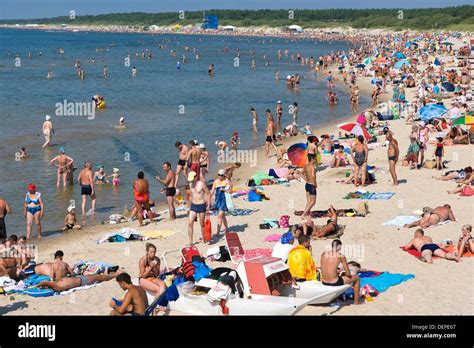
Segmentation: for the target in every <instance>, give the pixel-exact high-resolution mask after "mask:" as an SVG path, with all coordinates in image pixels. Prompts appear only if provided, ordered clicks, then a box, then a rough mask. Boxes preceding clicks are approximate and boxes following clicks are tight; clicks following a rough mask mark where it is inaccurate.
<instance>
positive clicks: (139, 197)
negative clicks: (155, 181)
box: [133, 171, 155, 226]
mask: <svg viewBox="0 0 474 348" xmlns="http://www.w3.org/2000/svg"><path fill="white" fill-rule="evenodd" d="M149 186H150V185H149V183H148V180H147V179H145V173H143V172H142V171H140V172H138V174H137V179H136V180H135V182H134V183H133V198H134V199H135V208H136V209H137V211H138V223H139V224H140V226H143V209H145V210H146V211H147V214H148V217H149V219H150V220H153V218H154V217H155V216H154V214H153V212H152V211H151V210H150V192H149Z"/></svg>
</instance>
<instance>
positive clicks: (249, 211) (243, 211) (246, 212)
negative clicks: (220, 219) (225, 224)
mask: <svg viewBox="0 0 474 348" xmlns="http://www.w3.org/2000/svg"><path fill="white" fill-rule="evenodd" d="M256 211H258V209H239V208H237V209H234V210H233V211H226V213H225V215H226V216H229V215H231V216H248V215H252V214H253V213H255V212H256ZM210 215H211V216H217V210H213V211H211V214H210Z"/></svg>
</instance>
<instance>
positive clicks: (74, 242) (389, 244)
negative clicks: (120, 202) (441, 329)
mask: <svg viewBox="0 0 474 348" xmlns="http://www.w3.org/2000/svg"><path fill="white" fill-rule="evenodd" d="M254 34H256V35H258V34H259V33H258V32H257V33H254ZM461 43H462V41H458V42H455V45H456V47H459V46H460V45H461ZM441 57H442V58H444V59H446V61H448V62H449V60H448V58H447V57H446V56H444V57H443V56H441ZM448 64H449V63H448ZM334 70H337V68H336V67H334ZM337 78H338V79H339V80H340V77H339V76H337ZM370 80H371V77H359V78H358V80H357V85H358V86H359V88H360V89H361V92H362V93H363V94H365V95H369V94H370V92H371V91H372V85H371V83H370ZM321 83H324V82H321ZM337 83H341V81H337ZM415 90H416V88H412V89H407V94H406V98H407V100H409V101H410V100H413V99H414V92H415ZM391 96H392V88H391V87H387V92H386V93H385V94H383V96H382V97H381V98H380V102H384V101H387V100H389V99H390V98H391ZM360 111H363V110H360ZM262 116H263V115H262ZM355 117H356V116H355V115H348V116H347V121H348V122H349V121H354V120H355ZM262 119H263V117H262ZM387 122H388V126H389V128H390V130H391V131H392V132H393V134H394V137H395V139H396V140H397V141H398V143H399V148H400V157H403V156H404V155H405V154H406V151H407V148H408V146H409V143H410V139H409V134H410V129H411V125H409V124H406V122H405V120H404V119H398V120H390V121H387ZM263 123H264V121H263V120H262V121H261V125H260V128H261V129H262V128H263ZM338 123H342V122H338ZM250 126H251V125H250V123H249V127H250ZM259 131H261V130H259ZM338 132H339V129H338V128H337V125H336V124H329V125H328V124H326V125H324V126H320V127H313V133H314V134H315V135H317V136H318V137H319V136H320V135H321V134H334V135H335V136H336V137H337V134H338ZM431 137H434V135H431ZM384 141H385V136H383V135H381V136H378V144H379V146H377V147H374V148H373V149H371V150H370V151H369V160H368V164H369V165H371V166H375V167H376V172H375V176H376V183H375V184H372V185H369V186H367V187H363V189H365V190H369V191H370V192H394V193H395V195H394V196H393V197H392V198H391V199H389V200H369V201H368V205H369V211H370V213H369V214H368V215H367V216H365V217H341V218H340V219H339V224H341V225H345V226H346V228H345V231H344V234H343V236H342V237H341V238H340V239H341V240H342V242H343V243H344V245H346V246H347V247H353V250H357V255H356V256H357V257H353V258H348V260H356V261H358V262H359V263H361V264H362V266H363V267H364V268H366V269H370V270H376V271H383V272H391V273H402V274H414V275H415V278H414V279H411V280H410V281H407V282H404V283H402V284H400V285H397V286H395V287H392V288H390V289H389V290H388V291H386V292H384V293H382V294H380V295H379V296H377V297H375V298H374V300H373V301H372V302H367V301H366V302H365V303H364V304H363V305H360V306H340V307H339V306H338V307H331V306H329V305H313V306H306V307H305V308H304V309H303V310H302V311H301V312H300V313H299V314H300V315H468V314H472V313H473V312H474V292H473V284H474V267H473V262H474V258H463V259H462V261H461V262H459V263H455V262H452V261H447V260H435V261H434V263H433V264H427V263H423V262H421V261H420V260H418V259H417V258H415V257H413V256H411V255H409V254H408V253H406V252H404V251H403V250H401V249H400V246H403V245H405V244H406V243H407V242H409V241H410V240H411V239H412V238H413V233H414V230H415V229H414V228H412V229H408V228H402V227H395V226H383V223H384V222H386V221H388V220H390V219H393V218H395V217H396V216H398V215H400V214H403V215H411V214H412V213H413V211H415V210H421V209H422V208H423V207H424V206H430V207H436V206H440V205H443V204H446V203H447V204H450V205H451V207H452V210H453V212H454V215H455V217H456V220H457V221H456V222H450V223H447V224H444V225H440V226H435V227H430V228H428V229H426V230H425V234H426V235H428V236H431V237H432V238H433V241H434V242H435V243H438V242H441V241H442V240H447V239H450V240H453V241H457V240H458V238H459V236H460V234H461V227H462V226H463V225H465V224H474V219H473V216H474V214H473V212H474V205H473V201H472V197H461V196H459V195H457V194H456V195H452V194H448V192H447V191H448V190H451V189H453V188H454V187H455V183H454V182H452V181H437V180H435V179H433V178H432V176H438V175H441V174H442V173H444V171H437V170H435V169H425V168H422V169H420V170H410V169H409V167H405V166H402V164H401V162H402V161H401V160H400V161H399V162H398V163H397V166H396V168H397V173H398V179H399V180H400V184H399V185H398V186H392V181H391V177H390V173H389V172H388V161H387V147H385V146H382V145H383V143H384ZM297 142H306V137H305V136H303V135H301V134H300V135H298V136H296V137H289V138H284V139H283V141H282V142H279V146H278V147H279V148H281V147H283V146H284V147H289V146H290V145H291V144H293V143H297ZM434 148H435V146H434V144H433V143H432V142H429V144H428V149H427V152H426V158H427V159H431V157H432V154H433V152H434ZM270 153H271V154H272V153H273V152H272V151H270ZM257 154H258V157H257V165H256V166H255V167H250V166H249V165H248V164H243V165H242V167H241V168H240V169H238V170H236V171H235V174H234V180H233V183H234V187H236V188H242V189H243V188H245V187H246V181H247V180H248V179H249V178H250V177H251V176H252V175H254V174H256V173H257V172H265V173H267V172H268V169H270V168H273V167H274V166H275V163H276V157H275V156H271V157H270V158H265V154H264V150H263V149H262V148H258V149H257ZM331 158H332V156H331V155H322V162H323V163H325V162H328V161H329V160H330V159H331ZM444 159H445V160H446V161H447V167H448V169H446V170H454V169H461V168H464V167H467V166H471V165H472V164H473V163H474V152H473V150H472V145H454V146H446V147H445V156H444ZM348 170H350V169H347V168H330V167H329V168H324V169H323V170H320V171H318V173H317V181H318V195H317V201H316V206H315V207H314V208H313V210H322V209H327V208H328V207H329V206H330V205H333V206H334V207H335V208H340V209H349V208H357V206H358V204H359V203H360V202H361V200H356V199H352V200H346V199H343V197H344V196H345V195H346V194H348V193H349V192H354V191H356V189H357V188H355V187H354V185H352V184H343V183H340V182H337V181H339V180H340V179H343V178H345V173H346V171H348ZM304 185H305V182H304V180H302V181H300V182H298V181H292V182H290V184H289V185H288V186H287V185H269V186H265V187H264V193H265V195H267V196H268V197H269V198H270V199H269V200H267V201H262V202H248V201H246V200H244V199H243V198H242V197H239V198H235V199H234V205H235V207H236V208H241V209H256V210H257V211H255V212H254V213H253V214H251V215H248V216H228V218H227V219H228V222H229V226H230V230H231V231H234V232H238V233H239V237H240V240H241V241H242V244H243V246H244V248H245V249H252V248H272V247H273V245H274V243H271V242H266V241H264V238H265V237H266V236H267V235H269V234H274V233H278V234H281V233H284V232H286V230H287V229H270V230H268V229H260V228H259V224H261V223H263V220H264V219H265V218H275V219H278V218H279V217H280V216H281V215H289V216H290V221H289V222H290V224H295V223H301V222H302V218H301V217H300V216H296V215H294V213H293V212H294V211H295V210H303V209H304V206H305V203H306V200H305V191H304ZM158 210H161V209H158ZM163 218H164V220H163V219H161V218H160V221H158V222H152V223H149V224H148V225H146V226H144V227H138V222H136V221H135V222H131V223H121V224H118V225H109V224H104V225H97V226H88V227H86V228H84V229H82V230H80V231H69V232H65V233H62V234H60V235H54V236H51V237H47V238H44V239H43V240H42V241H40V242H38V243H37V245H38V261H42V262H46V261H52V259H53V255H54V253H55V251H56V250H58V249H61V250H62V251H63V252H64V253H65V261H67V262H69V263H74V262H75V261H76V260H91V261H97V262H107V263H109V264H114V265H115V264H117V265H119V266H120V267H121V268H123V269H124V270H125V271H126V272H128V273H129V274H130V275H131V276H132V278H135V277H138V260H139V258H140V257H142V256H143V255H145V243H146V242H144V241H134V242H126V243H105V244H97V240H98V239H100V238H102V237H103V236H104V235H105V234H107V233H109V232H113V231H118V230H120V229H121V228H123V227H130V228H133V229H136V230H137V231H139V232H145V231H156V230H172V231H174V232H175V233H174V234H172V235H170V236H168V237H166V238H163V239H158V240H152V241H151V242H152V243H153V244H155V245H156V246H157V249H158V251H157V254H158V255H161V254H162V253H163V252H165V251H170V250H177V249H180V248H181V247H182V246H183V245H185V244H186V243H187V240H188V239H187V216H186V214H185V212H183V211H180V212H178V219H177V220H176V221H175V222H170V221H168V219H167V218H168V215H167V214H164V215H163ZM216 219H217V218H216V217H211V220H212V224H213V226H212V227H213V230H215V226H216V221H217V220H216ZM325 221H326V219H325V218H321V219H315V223H316V224H317V225H322V224H324V223H325ZM194 233H195V236H197V235H199V234H200V233H199V229H198V225H197V224H196V225H195V232H194ZM195 238H196V237H195ZM213 241H214V242H215V244H213V245H211V246H221V245H224V239H223V235H220V236H219V237H218V238H214V240H213ZM330 242H331V240H312V242H311V244H312V255H313V258H314V260H315V262H316V266H319V265H320V255H321V253H322V252H323V251H324V250H325V248H327V246H328V245H329V244H330ZM35 243H36V241H35ZM209 247H210V246H208V245H205V244H203V243H199V244H197V248H198V249H199V250H200V252H201V253H202V254H205V252H206V250H207V249H208V248H209ZM167 260H169V263H170V264H171V265H177V264H178V263H179V259H178V254H177V253H175V254H172V255H170V257H169V258H167ZM208 264H209V266H210V267H211V268H214V267H220V266H227V267H231V266H232V264H231V263H230V262H226V263H220V262H209V263H208ZM121 296H123V292H122V290H121V289H120V288H119V287H118V285H117V283H116V282H115V281H109V282H104V283H101V284H99V285H97V286H95V287H92V288H90V289H87V290H81V291H77V292H74V293H72V294H70V295H63V296H52V297H49V298H33V297H29V296H26V295H19V294H14V295H10V296H3V297H0V315H107V314H108V313H109V312H110V308H109V305H108V304H109V301H110V298H111V297H116V298H120V297H121ZM175 314H178V315H179V314H182V313H176V312H171V313H170V315H175Z"/></svg>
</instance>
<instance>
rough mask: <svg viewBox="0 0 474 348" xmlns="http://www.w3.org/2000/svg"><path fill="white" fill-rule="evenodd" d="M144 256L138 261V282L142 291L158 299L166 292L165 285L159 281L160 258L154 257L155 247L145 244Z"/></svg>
mask: <svg viewBox="0 0 474 348" xmlns="http://www.w3.org/2000/svg"><path fill="white" fill-rule="evenodd" d="M145 247H146V255H145V256H143V257H142V258H140V260H139V261H138V268H139V277H138V279H139V282H140V286H141V287H143V289H145V290H147V291H150V292H152V293H154V294H155V298H158V297H160V295H161V294H162V293H164V292H165V291H166V285H165V283H164V282H163V281H162V280H161V279H160V274H161V271H160V258H159V257H156V246H154V245H153V244H151V243H146V245H145Z"/></svg>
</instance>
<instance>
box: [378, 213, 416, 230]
mask: <svg viewBox="0 0 474 348" xmlns="http://www.w3.org/2000/svg"><path fill="white" fill-rule="evenodd" d="M418 219H419V218H418V217H416V216H415V215H398V216H397V217H395V218H394V219H392V220H388V221H386V222H384V223H383V225H384V226H398V227H403V226H404V225H405V224H411V223H412V222H413V221H416V220H418Z"/></svg>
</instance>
